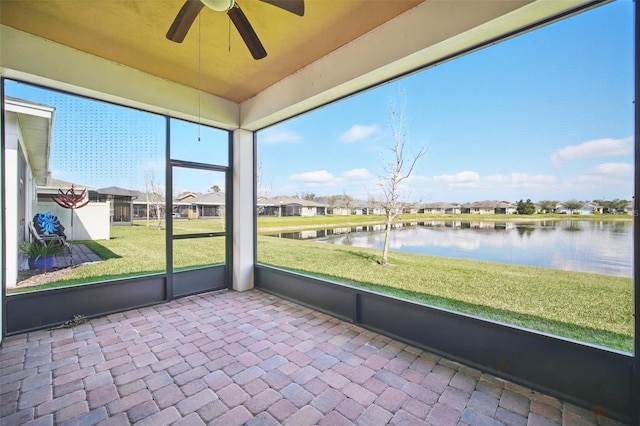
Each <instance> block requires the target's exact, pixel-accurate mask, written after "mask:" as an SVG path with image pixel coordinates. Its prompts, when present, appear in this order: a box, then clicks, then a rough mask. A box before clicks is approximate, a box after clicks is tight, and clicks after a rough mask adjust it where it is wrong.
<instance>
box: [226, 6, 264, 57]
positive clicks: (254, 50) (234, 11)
mask: <svg viewBox="0 0 640 426" xmlns="http://www.w3.org/2000/svg"><path fill="white" fill-rule="evenodd" d="M227 14H228V15H229V18H231V22H233V25H235V26H236V28H237V29H238V32H239V33H240V36H241V37H242V39H243V40H244V43H245V44H246V45H247V47H248V48H249V52H251V56H253V59H262V58H264V57H265V56H267V51H266V50H265V49H264V46H262V43H261V42H260V39H259V38H258V35H257V34H256V32H255V31H254V30H253V27H251V24H250V23H249V20H248V19H247V17H246V15H245V14H244V12H243V11H242V9H240V6H238V3H236V4H235V6H233V7H232V8H231V9H229V11H228V12H227Z"/></svg>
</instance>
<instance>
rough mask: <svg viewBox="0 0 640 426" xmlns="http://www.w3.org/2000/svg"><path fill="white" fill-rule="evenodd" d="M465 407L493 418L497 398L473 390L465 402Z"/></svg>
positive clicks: (496, 406)
mask: <svg viewBox="0 0 640 426" xmlns="http://www.w3.org/2000/svg"><path fill="white" fill-rule="evenodd" d="M467 408H472V409H473V410H475V411H476V412H478V413H479V414H484V415H485V416H488V417H491V418H493V416H495V414H496V409H497V408H498V399H497V398H495V397H493V396H492V395H489V394H486V393H483V392H479V391H474V392H473V393H472V394H471V398H470V399H469V402H468V403H467Z"/></svg>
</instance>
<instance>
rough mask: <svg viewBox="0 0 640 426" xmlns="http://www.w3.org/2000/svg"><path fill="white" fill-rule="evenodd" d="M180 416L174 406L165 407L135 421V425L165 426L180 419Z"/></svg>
mask: <svg viewBox="0 0 640 426" xmlns="http://www.w3.org/2000/svg"><path fill="white" fill-rule="evenodd" d="M180 418H181V416H180V413H178V410H177V409H176V407H167V408H165V409H164V410H162V411H159V412H157V413H155V414H153V415H152V416H150V417H147V418H146V419H144V420H141V421H139V422H138V423H136V426H166V425H170V424H172V423H175V422H177V421H178V420H180Z"/></svg>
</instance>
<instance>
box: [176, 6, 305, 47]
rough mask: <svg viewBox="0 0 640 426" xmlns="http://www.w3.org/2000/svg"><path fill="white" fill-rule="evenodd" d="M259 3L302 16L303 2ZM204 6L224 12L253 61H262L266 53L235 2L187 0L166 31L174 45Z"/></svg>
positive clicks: (178, 41)
mask: <svg viewBox="0 0 640 426" xmlns="http://www.w3.org/2000/svg"><path fill="white" fill-rule="evenodd" d="M260 1H263V2H265V3H269V4H271V5H273V6H276V7H279V8H280V9H283V10H286V11H288V12H291V13H294V14H296V15H298V16H304V0H260ZM205 6H207V7H208V8H210V9H212V10H215V11H216V12H226V13H227V15H229V18H230V19H231V22H233V25H234V26H235V27H236V28H237V30H238V32H239V33H240V36H241V37H242V39H243V40H244V43H245V44H246V45H247V48H249V52H251V56H253V58H254V59H262V58H264V57H265V56H267V51H266V50H265V49H264V46H262V43H261V42H260V39H259V38H258V35H257V34H256V32H255V31H254V30H253V27H252V26H251V24H250V23H249V20H248V19H247V17H246V15H245V14H244V12H243V11H242V9H240V6H239V5H238V3H236V1H235V0H187V1H186V2H185V3H184V5H182V8H181V9H180V11H179V12H178V15H177V16H176V18H175V19H174V20H173V23H172V24H171V27H170V28H169V31H167V38H168V39H169V40H171V41H174V42H176V43H182V41H183V40H184V38H185V37H186V35H187V33H188V32H189V28H191V25H192V24H193V21H195V19H196V17H197V16H198V14H199V13H200V11H201V10H202V8H203V7H205Z"/></svg>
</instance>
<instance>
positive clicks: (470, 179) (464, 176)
mask: <svg viewBox="0 0 640 426" xmlns="http://www.w3.org/2000/svg"><path fill="white" fill-rule="evenodd" d="M433 180H434V181H435V182H444V183H450V184H460V183H474V182H479V181H480V174H479V173H478V172H471V171H468V170H467V171H464V172H459V173H456V174H453V175H438V176H434V177H433Z"/></svg>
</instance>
